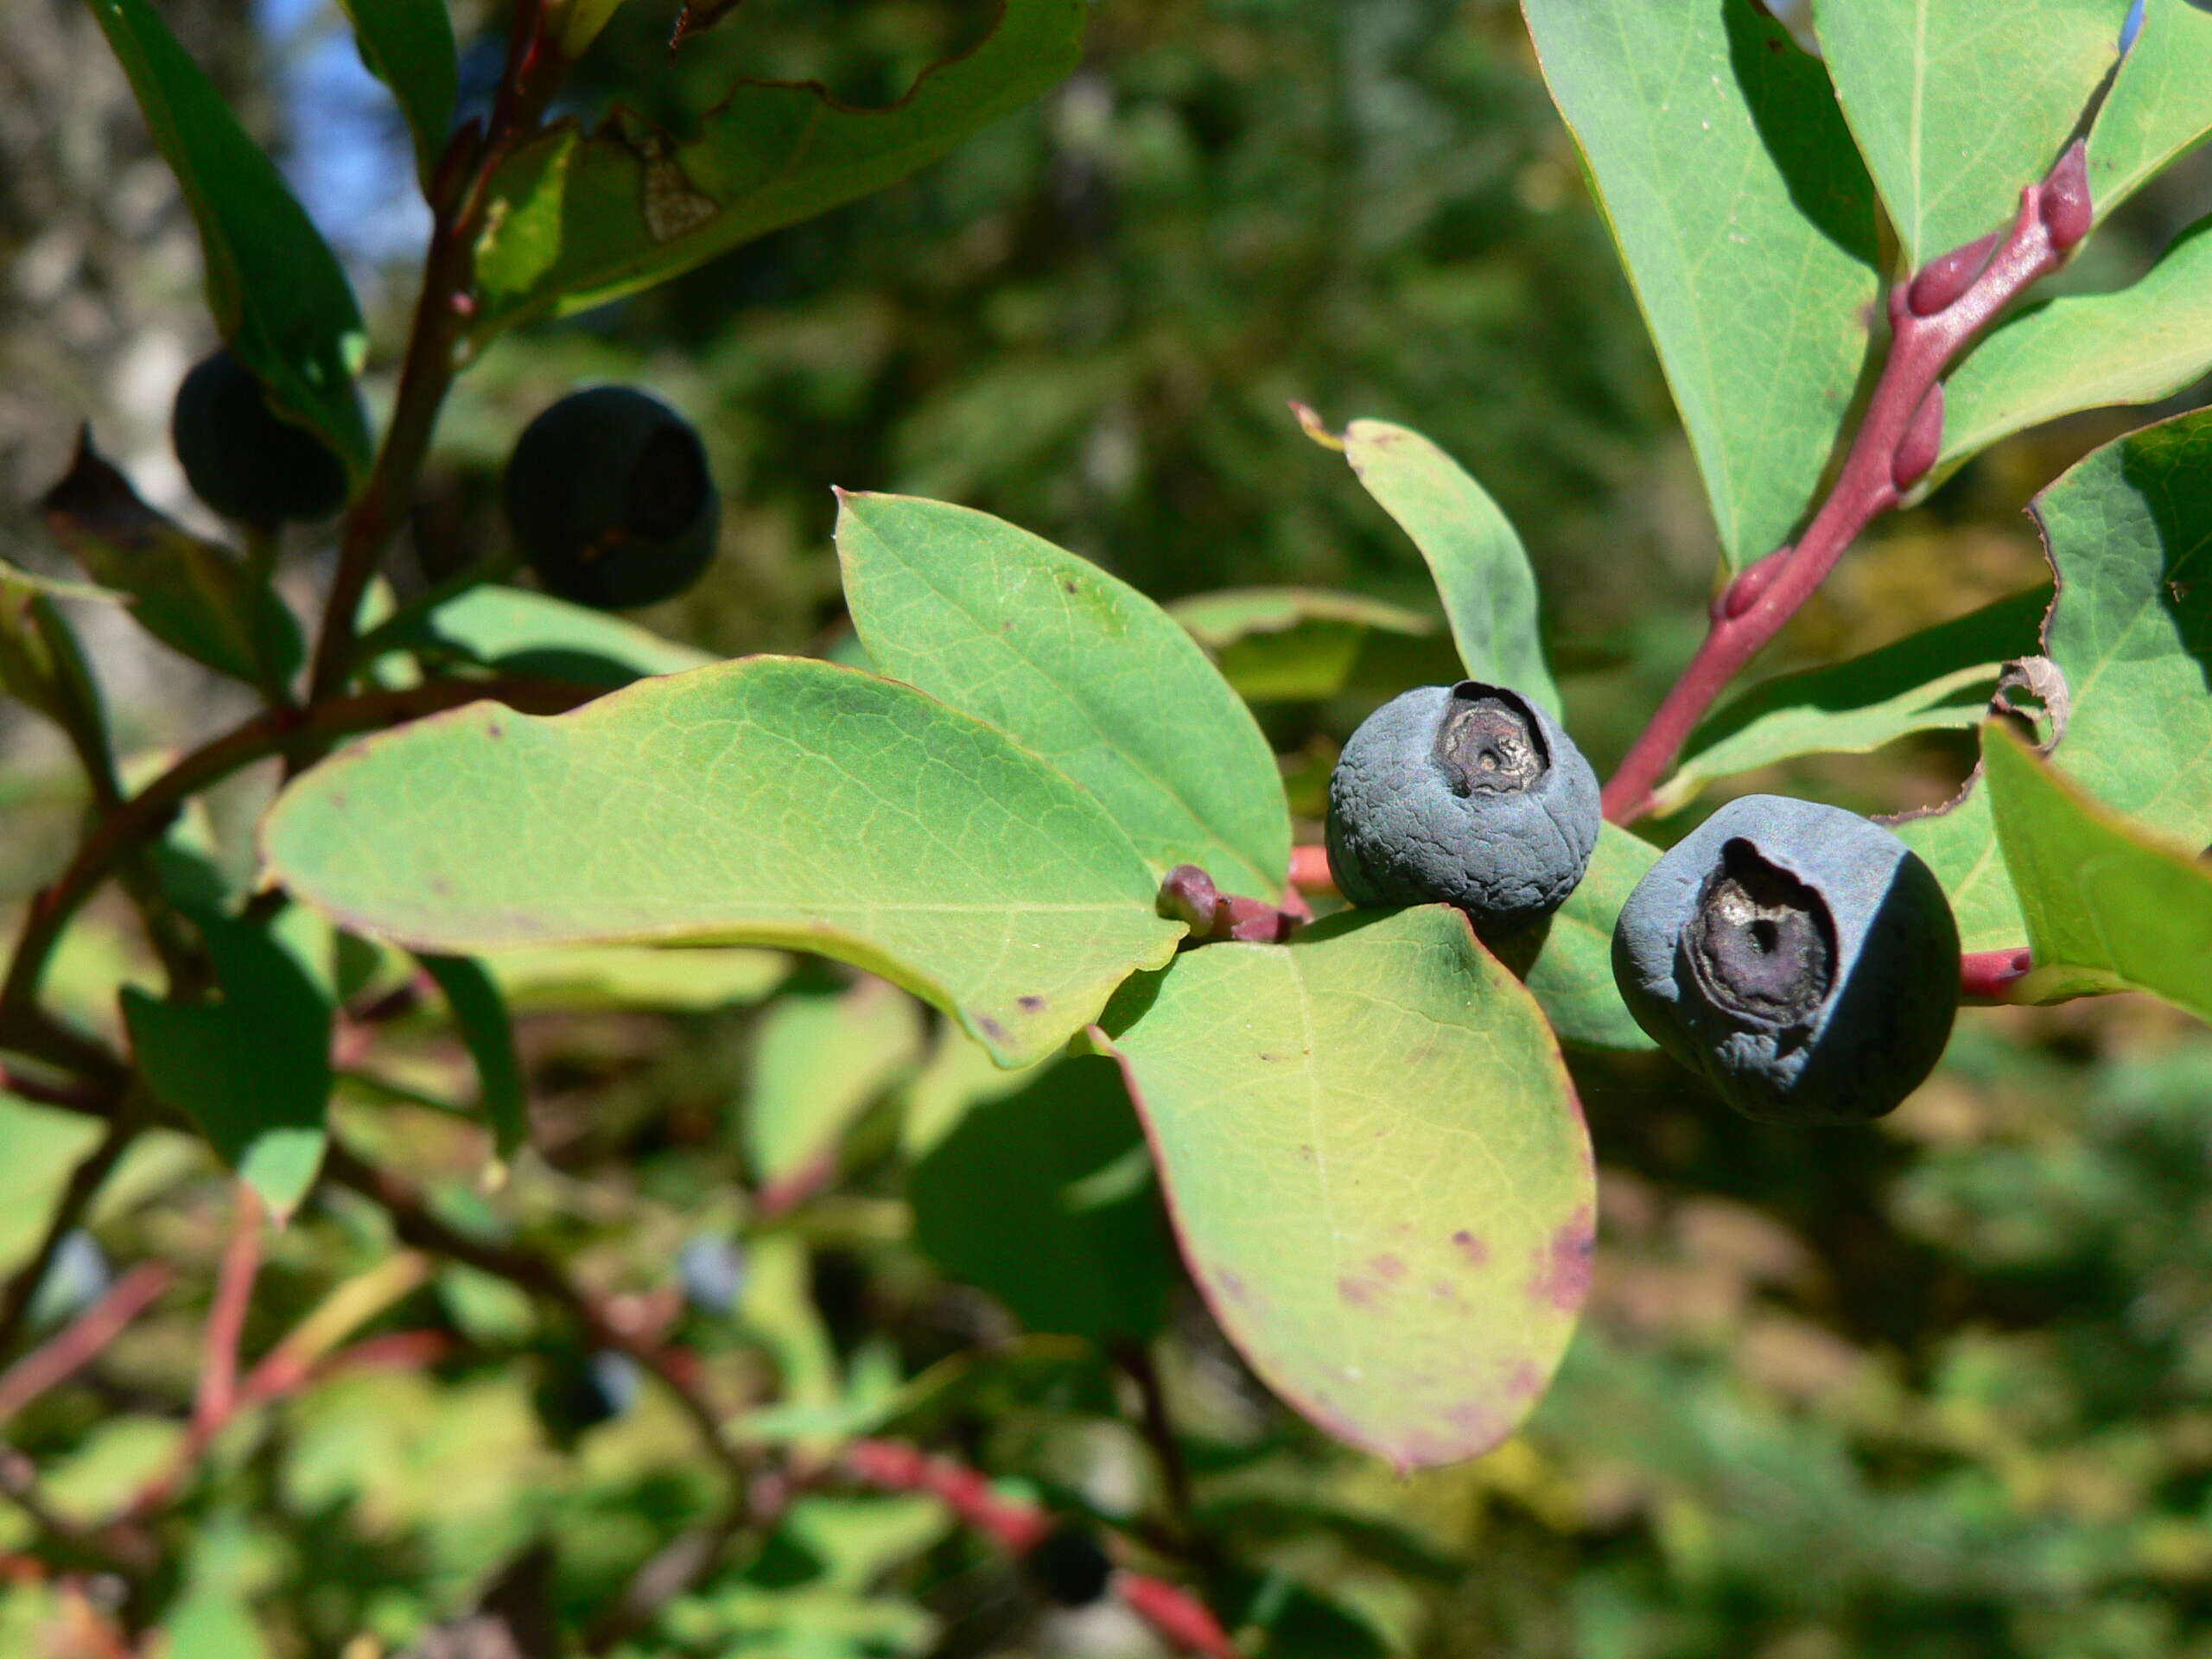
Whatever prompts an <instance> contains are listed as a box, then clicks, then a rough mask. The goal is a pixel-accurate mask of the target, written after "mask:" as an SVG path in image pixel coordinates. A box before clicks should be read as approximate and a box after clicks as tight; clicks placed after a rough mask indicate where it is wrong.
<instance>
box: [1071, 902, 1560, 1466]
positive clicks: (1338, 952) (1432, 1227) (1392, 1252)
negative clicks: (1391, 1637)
mask: <svg viewBox="0 0 2212 1659" xmlns="http://www.w3.org/2000/svg"><path fill="white" fill-rule="evenodd" d="M1104 1026H1105V1029H1106V1030H1107V1031H1108V1032H1109V1033H1112V1040H1113V1043H1114V1046H1115V1048H1116V1051H1117V1052H1118V1053H1119V1054H1120V1056H1121V1058H1122V1061H1123V1064H1124V1066H1125V1070H1126V1073H1127V1075H1128V1079H1129V1086H1130V1091H1131V1094H1132V1096H1134V1097H1135V1100H1136V1102H1137V1107H1138V1110H1139V1111H1140V1113H1141V1115H1142V1116H1143V1117H1144V1120H1145V1125H1146V1128H1147V1133H1148V1134H1149V1135H1150V1137H1151V1140H1152V1145H1153V1152H1154V1157H1155V1159H1156V1160H1158V1163H1159V1166H1160V1178H1161V1181H1162V1184H1163V1185H1164V1187H1165V1189H1166V1193H1167V1199H1168V1208H1169V1211H1170V1213H1171V1215H1172V1216H1173V1218H1174V1221H1175V1226H1176V1230H1177V1233H1178V1235H1179V1238H1180V1241H1181V1244H1182V1248H1183V1256H1184V1260H1185V1262H1186V1263H1188V1265H1189V1267H1190V1268H1191V1272H1192V1276H1193V1277H1194V1278H1196V1279H1197V1281H1198V1284H1199V1286H1200V1287H1201V1288H1202V1289H1203V1290H1204V1291H1205V1295H1206V1300H1207V1301H1208V1303H1209V1304H1210V1305H1211V1307H1212V1309H1213V1312H1214V1316H1215V1318H1216V1319H1218V1320H1219V1321H1220V1322H1221V1325H1222V1328H1223V1329H1224V1331H1225V1332H1228V1334H1229V1336H1230V1338H1231V1340H1233V1341H1234V1342H1235V1343H1236V1345H1237V1347H1238V1349H1239V1350H1240V1351H1242V1352H1243V1355H1244V1357H1245V1358H1246V1359H1247V1360H1248V1361H1249V1362H1250V1363H1251V1365H1252V1367H1253V1369H1254V1370H1256V1371H1257V1372H1258V1373H1259V1374H1260V1376H1262V1377H1263V1378H1264V1379H1265V1380H1266V1381H1267V1382H1268V1385H1269V1386H1270V1387H1272V1388H1274V1389H1275V1390H1276V1391H1277V1392H1278V1393H1279V1394H1281V1395H1282V1396H1283V1397H1284V1399H1285V1400H1287V1401H1288V1402H1290V1403H1291V1404H1292V1405H1294V1406H1295V1407H1296V1408H1298V1409H1299V1410H1300V1412H1302V1413H1303V1414H1305V1415H1306V1416H1307V1417H1308V1418H1310V1419H1311V1420H1312V1421H1313V1422H1315V1423H1316V1424H1318V1425H1319V1427H1322V1428H1325V1429H1326V1430H1327V1431H1328V1432H1329V1433H1332V1434H1334V1435H1337V1436H1338V1438H1340V1439H1343V1440H1349V1441H1351V1442H1352V1443H1353V1444H1355V1445H1357V1446H1363V1447H1364V1448H1366V1449H1367V1450H1369V1451H1371V1452H1376V1454H1377V1455H1379V1456H1382V1457H1384V1458H1387V1459H1389V1460H1390V1461H1391V1462H1392V1463H1394V1464H1395V1465H1398V1466H1399V1467H1400V1468H1402V1469H1409V1468H1414V1467H1418V1466H1421V1465H1430V1464H1439V1463H1450V1462H1454V1461H1457V1460H1458V1459H1463V1458H1471V1457H1473V1456H1475V1455H1477V1454H1478V1453H1479V1452H1485V1451H1487V1450H1489V1449H1490V1448H1491V1446H1496V1445H1497V1443H1498V1442H1499V1441H1501V1440H1503V1439H1505V1438H1506V1436H1507V1435H1509V1434H1510V1433H1512V1432H1513V1431H1514V1429H1515V1428H1516V1426H1517V1425H1518V1424H1519V1423H1520V1422H1521V1421H1522V1418H1523V1417H1525V1416H1526V1415H1527V1414H1528V1412H1529V1409H1530V1408H1532V1407H1533V1406H1534V1405H1535V1402H1536V1400H1537V1398H1538V1397H1539V1396H1540V1395H1541V1394H1542V1393H1543V1390H1544V1388H1545V1385H1546V1383H1547V1382H1548V1379H1549V1378H1550V1376H1551V1374H1552V1371H1553V1370H1554V1367H1556V1365H1557V1364H1558V1363H1559V1358H1560V1354H1561V1353H1562V1351H1564V1350H1565V1348H1566V1346H1567V1337H1568V1335H1569V1334H1570V1333H1571V1332H1572V1331H1573V1325H1574V1318H1575V1314H1576V1313H1577V1311H1578V1310H1579V1309H1580V1306H1581V1302H1582V1298H1583V1295H1584V1294H1585V1292H1586V1289H1587V1287H1588V1283H1589V1273H1590V1249H1591V1245H1592V1230H1593V1226H1594V1215H1595V1211H1594V1210H1593V1208H1592V1204H1593V1200H1594V1194H1595V1188H1594V1181H1593V1174H1592V1167H1591V1161H1590V1143H1589V1138H1588V1136H1587V1135H1586V1133H1585V1131H1584V1129H1583V1126H1582V1116H1581V1113H1580V1110H1579V1109H1578V1108H1577V1106H1576V1103H1575V1099H1574V1092H1573V1087H1572V1085H1571V1084H1569V1082H1568V1080H1567V1071H1566V1068H1565V1067H1564V1066H1563V1065H1561V1064H1560V1055H1559V1049H1558V1047H1557V1046H1556V1045H1555V1043H1554V1040H1553V1038H1552V1033H1551V1032H1550V1031H1549V1029H1548V1027H1546V1026H1545V1024H1544V1020H1543V1015H1542V1013H1541V1010H1540V1009H1539V1008H1538V1007H1537V1006H1536V1004H1535V999H1534V998H1533V997H1531V996H1530V995H1529V994H1528V992H1527V991H1526V990H1524V989H1523V988H1522V986H1521V985H1520V984H1519V983H1517V982H1516V981H1515V980H1514V979H1513V977H1512V976H1510V974H1508V973H1507V972H1506V971H1505V970H1504V969H1503V968H1502V967H1500V966H1499V965H1498V963H1497V962H1496V961H1495V960H1494V959H1493V958H1491V957H1490V956H1489V955H1488V954H1487V953H1486V952H1484V950H1482V948H1481V947H1480V946H1479V945H1478V944H1476V943H1475V939H1474V935H1473V933H1472V932H1471V931H1470V930H1469V928H1468V926H1467V924H1466V919H1465V918H1464V917H1463V916H1461V915H1460V914H1459V912H1456V911H1453V910H1450V909H1448V908H1446V907H1444V906H1422V907H1421V908H1419V909H1415V910H1406V911H1398V912H1391V913H1388V914H1370V915H1362V916H1347V917H1338V918H1332V919H1331V920H1329V921H1325V922H1323V923H1320V924H1319V925H1316V926H1314V927H1313V928H1310V929H1309V930H1307V931H1306V933H1305V935H1304V936H1303V937H1302V938H1300V941H1299V942H1298V943H1296V944H1289V945H1258V944H1211V945H1207V946H1205V947H1204V948H1203V949H1200V950H1191V951H1187V952H1185V954H1184V955H1183V956H1181V957H1179V958H1178V959H1177V960H1176V963H1175V964H1174V966H1173V968H1171V969H1168V970H1167V971H1166V973H1164V974H1161V975H1158V976H1148V977H1147V978H1144V979H1141V980H1137V981H1134V982H1131V984H1130V985H1129V986H1128V988H1125V989H1124V990H1123V992H1122V995H1121V996H1119V997H1117V998H1116V1001H1115V1003H1114V1006H1113V1007H1111V1008H1109V1010H1108V1013H1107V1016H1106V1019H1105V1021H1104Z"/></svg>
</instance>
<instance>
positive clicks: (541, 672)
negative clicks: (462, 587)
mask: <svg viewBox="0 0 2212 1659" xmlns="http://www.w3.org/2000/svg"><path fill="white" fill-rule="evenodd" d="M401 650H404V651H416V652H423V653H424V654H425V655H426V656H429V657H430V658H433V659H454V660H458V661H461V662H465V663H475V664H480V665H481V666H483V667H486V668H495V669H499V670H501V671H504V672H506V673H509V674H531V675H537V676H541V677H544V678H546V679H553V680H568V681H570V682H572V683H575V684H577V685H597V686H604V687H606V688H607V690H610V691H611V690H614V689H615V688H617V687H618V686H625V685H627V684H629V683H631V682H632V681H633V680H637V679H640V678H642V677H645V675H648V674H680V673H682V672H683V671H684V670H685V669H687V668H703V667H705V666H706V665H707V664H709V663H711V662H713V661H715V658H714V657H712V656H711V655H709V653H708V652H703V651H699V650H697V649H696V648H694V647H692V646H690V645H683V644H681V643H680V642H678V641H677V640H674V639H663V638H662V637H661V636H660V635H659V634H657V633H654V632H652V631H651V630H649V629H645V628H641V627H639V626H638V625H637V624H636V623H634V622H626V621H624V620H622V619H621V618H620V617H619V616H609V615H607V613H605V612H603V611H594V610H589V609H587V608H586V607H583V606H582V605H571V604H570V603H569V601H566V600H564V599H556V598H554V597H553V596H552V595H551V594H538V593H532V592H531V591H530V590H528V589H527V588H506V587H501V586H499V585H498V584H495V583H489V582H487V583H486V584H485V585H484V586H482V587H480V588H469V589H468V590H467V592H466V593H462V594H456V595H455V596H454V597H453V598H452V599H449V600H448V601H446V602H445V603H444V604H442V605H440V606H438V607H436V608H435V610H433V611H431V612H430V613H429V614H427V615H416V616H403V617H396V618H394V619H393V620H392V621H391V623H390V624H388V625H386V626H383V627H380V628H378V630H377V631H376V632H374V633H373V634H372V635H370V636H369V637H368V638H367V639H365V640H364V641H363V654H364V657H365V658H366V657H369V656H374V655H376V654H378V653H380V652H388V651H401Z"/></svg>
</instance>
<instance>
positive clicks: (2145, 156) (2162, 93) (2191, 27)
mask: <svg viewBox="0 0 2212 1659" xmlns="http://www.w3.org/2000/svg"><path fill="white" fill-rule="evenodd" d="M2207 133H2212V13H2208V12H2207V11H2206V10H2205V9H2204V8H2203V7H2202V6H2201V5H2199V4H2197V3H2196V0H2145V5H2144V8H2143V28H2142V31H2141V32H2140V33H2139V35H2136V37H2135V44H2134V46H2133V48H2131V49H2130V51H2129V52H2128V54H2127V57H2126V60H2124V61H2123V62H2122V63H2121V64H2120V73H2118V74H2117V75H2115V76H2113V83H2112V91H2111V92H2108V93H2107V94H2106V95H2105V102H2104V107H2103V108H2102V109H2101V110H2099V111H2097V124H2096V125H2095V126H2094V127H2093V128H2091V129H2090V130H2089V200H2091V201H2092V202H2094V204H2095V205H2096V209H2097V217H2098V218H2100V219H2101V218H2103V217H2104V216H2105V215H2106V214H2107V213H2110V212H2111V211H2112V210H2113V208H2114V207H2118V206H2120V203H2121V202H2123V201H2125V200H2127V198H2128V197H2129V196H2131V195H2133V194H2135V192H2136V190H2137V189H2138V188H2140V187H2141V186H2142V185H2144V184H2145V183H2146V182H2148V181H2149V180H2150V179H2151V178H2152V176H2153V175H2156V174H2157V173H2158V170H2159V169H2160V168H2164V166H2165V165H2166V163H2167V162H2171V161H2173V160H2174V159H2176V158H2177V156H2180V155H2181V153H2182V152H2183V150H2185V149H2190V147H2191V146H2192V145H2194V144H2195V143H2196V142H2197V141H2198V140H2199V139H2201V138H2202V137H2204V136H2205V135H2206V134H2207Z"/></svg>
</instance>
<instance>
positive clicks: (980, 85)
mask: <svg viewBox="0 0 2212 1659" xmlns="http://www.w3.org/2000/svg"><path fill="white" fill-rule="evenodd" d="M1083 23H1084V5H1083V0H1004V3H1003V4H1002V6H1001V10H1000V13H999V16H998V20H997V22H996V24H995V27H994V28H993V29H991V31H990V32H989V33H988V35H985V36H984V38H983V39H982V41H980V42H979V43H978V44H977V45H976V47H975V48H973V49H971V50H970V51H969V52H968V53H966V54H964V55H963V56H960V57H957V58H954V59H952V60H950V61H948V62H945V63H942V64H939V65H938V66H937V67H935V68H934V69H932V70H931V71H930V72H929V73H926V74H925V75H924V76H923V77H922V79H920V80H919V81H918V83H916V85H915V86H914V88H913V90H912V92H909V93H908V94H907V95H906V99H904V100H903V101H901V102H899V103H898V104H895V105H892V106H891V107H890V108H888V109H880V110H861V109H853V108H850V107H849V106H847V105H842V104H839V103H838V102H837V101H836V99H832V98H831V97H830V96H829V94H828V93H827V92H824V91H823V89H822V88H821V87H819V86H813V85H811V84H793V83H787V82H786V83H772V82H752V81H748V82H746V83H744V84H742V85H741V86H739V87H738V88H737V89H736V91H735V92H733V93H732V94H731V95H730V97H729V98H728V100H727V101H725V102H724V103H723V104H722V105H721V106H720V107H719V108H717V109H715V110H714V111H710V112H709V114H707V115H706V116H705V117H704V118H702V119H701V121H700V123H699V128H698V136H697V137H695V138H690V139H688V140H684V141H683V142H680V143H679V142H677V140H675V139H673V138H671V137H670V136H669V135H667V134H666V133H664V132H662V131H660V130H658V129H657V128H655V127H653V126H652V125H651V124H649V123H647V122H645V121H644V120H643V119H641V118H638V117H636V116H634V115H632V114H630V113H629V112H628V111H622V110H617V111H615V112H614V113H613V115H611V116H610V117H609V118H607V121H606V122H605V123H604V124H601V126H600V127H599V128H598V129H597V130H594V131H593V132H592V133H591V134H590V135H588V136H586V135H585V134H584V132H583V131H582V130H581V129H580V128H578V127H577V126H576V125H575V124H574V123H570V122H564V123H562V124H559V125H557V126H555V127H552V128H550V129H549V130H547V131H545V132H544V133H543V134H541V135H540V136H538V137H535V138H532V139H531V140H530V141H529V142H528V143H524V144H522V145H520V146H518V148H517V149H515V150H514V151H513V152H512V154H510V155H509V156H507V157H506V159H505V161H503V162H501V163H500V165H499V169H498V171H497V172H496V173H495V174H494V175H493V181H492V187H491V210H490V215H489V218H488V220H487V222H486V226H485V230H484V235H483V238H482V240H481V241H480V244H479V245H478V251H477V261H476V274H477V281H478V285H479V293H480V300H481V302H482V303H481V307H480V310H479V313H478V319H477V327H478V329H479V332H480V333H484V332H488V331H490V330H493V329H496V328H503V327H511V326H512V325H513V324H515V323H517V322H519V321H524V319H525V318H528V317H531V316H537V315H543V314H545V313H547V312H555V313H565V312H569V311H577V310H582V309H583V308H585V307H587V306H593V305H598V304H600V303H601V302H605V301H607V300H611V299H614V298H617V297H619V296H621V295H624V294H628V293H632V292H634V291H635V290H636V289H640V288H645V287H647V286H649V285H650V284H652V283H658V282H661V281H664V280H665V279H666V278H668V277H673V276H676V275H677V273H679V272H681V271H685V270H690V269H691V268H692V267H693V266H695V265H697V264H702V263H703V262H705V261H706V260H709V259H711V258H713V257H715V255H716V254H720V253H727V252H728V251H729V250H730V249H732V248H734V247H736V246H737V245H740V244H741V243H743V242H747V241H749V240H750V239H752V238H754V237H756V236H760V235H762V234H763V233H765V232H768V231H772V230H775V229H778V228H779V227H780V226H785V225H790V224H793V223H795V222H796V221H798V220H799V219H810V218H812V217H813V216H814V215H815V214H817V213H823V212H826V211H827V210H828V209H829V208H831V207H836V206H838V205H839V204H840V203H842V202H847V201H850V200H853V199H854V198H855V197H856V196H862V195H866V194H868V193H869V192H870V191H872V190H879V189H881V188H883V187H884V186H885V185H887V184H891V183H893V182H894V181H897V180H899V179H902V178H905V177H906V175H908V174H910V173H912V172H915V171H916V170H918V168H923V167H926V166H927V165H928V164H929V163H930V162H933V161H935V160H937V159H938V157H939V156H943V155H944V153H945V152H946V151H947V150H950V149H951V148H952V147H953V146H954V145H956V144H957V143H960V142H961V141H962V140H963V139H964V138H966V137H968V136H969V134H971V133H973V132H975V131H976V130H978V129H980V128H982V127H984V126H988V124H990V123H991V122H993V121H995V120H996V119H998V118H999V117H1001V116H1002V115H1005V114H1007V113H1008V112H1009V111H1014V110H1016V109H1019V108H1020V106H1021V105H1024V104H1027V102H1029V100H1030V99H1033V98H1034V97H1036V96H1037V94H1038V93H1039V92H1043V91H1044V90H1045V89H1046V87H1048V86H1052V85H1053V84H1054V83H1055V82H1056V81H1058V80H1059V79H1061V78H1062V77H1063V76H1065V75H1066V74H1067V73H1069V72H1070V71H1071V70H1072V69H1073V68H1074V67H1075V66H1076V61H1077V56H1078V54H1079V53H1080V50H1081V47H1082V41H1083Z"/></svg>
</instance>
